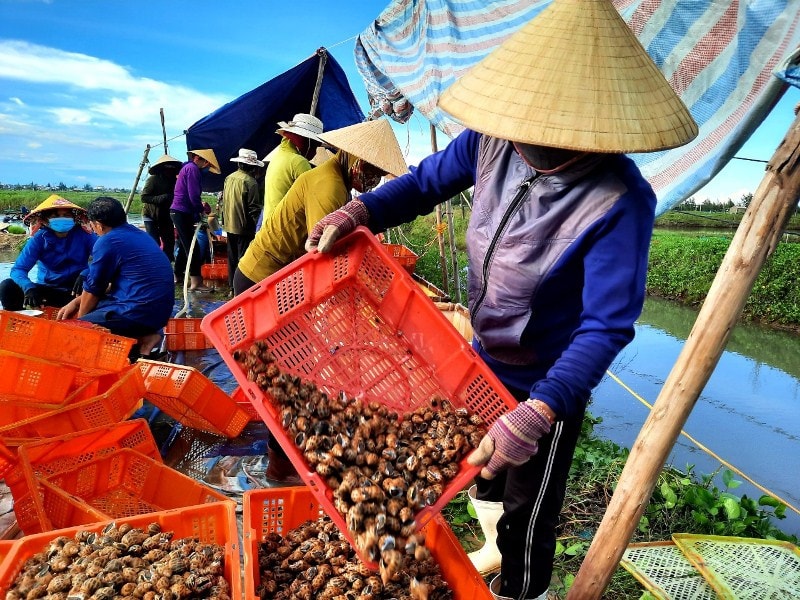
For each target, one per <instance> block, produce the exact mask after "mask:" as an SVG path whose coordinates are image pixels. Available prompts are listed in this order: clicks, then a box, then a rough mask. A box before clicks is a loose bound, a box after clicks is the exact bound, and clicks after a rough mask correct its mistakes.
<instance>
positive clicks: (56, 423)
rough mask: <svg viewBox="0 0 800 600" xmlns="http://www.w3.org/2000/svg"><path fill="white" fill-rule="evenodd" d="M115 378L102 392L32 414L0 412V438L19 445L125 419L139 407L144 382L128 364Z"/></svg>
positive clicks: (10, 410) (9, 444)
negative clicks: (39, 413) (25, 415)
mask: <svg viewBox="0 0 800 600" xmlns="http://www.w3.org/2000/svg"><path fill="white" fill-rule="evenodd" d="M116 379H117V381H116V383H114V385H112V386H111V388H109V389H108V391H106V392H104V393H102V394H99V395H97V396H92V397H90V398H87V399H86V400H80V401H77V402H74V403H70V404H67V405H66V406H64V407H63V408H58V409H54V410H51V411H49V412H46V413H43V414H41V415H37V416H35V417H28V418H22V419H20V418H18V414H17V413H16V412H15V410H13V409H9V410H5V409H4V410H3V411H0V438H2V439H3V441H4V442H5V443H6V444H7V445H8V446H19V445H20V444H24V443H25V442H28V441H31V440H32V439H38V438H46V437H55V436H59V435H64V434H65V433H70V432H75V431H82V430H84V429H91V428H93V427H100V426H101V425H112V424H114V423H119V422H120V421H124V420H125V419H127V418H128V417H130V416H131V415H132V414H133V413H134V412H136V409H137V408H139V406H141V399H142V396H143V394H144V385H143V382H142V376H141V373H139V371H138V368H137V366H136V365H131V366H130V367H128V369H127V370H126V371H124V372H123V373H121V374H120V375H118V376H117V377H116Z"/></svg>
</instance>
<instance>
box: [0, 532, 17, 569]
mask: <svg viewBox="0 0 800 600" xmlns="http://www.w3.org/2000/svg"><path fill="white" fill-rule="evenodd" d="M13 547H14V540H0V573H2V572H3V571H5V570H6V569H8V568H10V565H7V564H6V559H7V558H8V555H9V553H10V552H11V549H12V548H13Z"/></svg>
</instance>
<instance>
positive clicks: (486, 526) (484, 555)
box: [467, 485, 503, 575]
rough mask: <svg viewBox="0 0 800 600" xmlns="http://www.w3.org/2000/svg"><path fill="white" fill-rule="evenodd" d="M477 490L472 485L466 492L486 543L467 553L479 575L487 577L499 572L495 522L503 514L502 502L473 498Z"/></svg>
mask: <svg viewBox="0 0 800 600" xmlns="http://www.w3.org/2000/svg"><path fill="white" fill-rule="evenodd" d="M476 492H477V488H476V487H475V486H474V485H473V486H472V487H471V488H469V491H468V492H467V493H468V494H469V501H470V502H472V506H473V508H474V509H475V514H476V515H477V516H478V523H480V525H481V529H483V535H484V537H485V538H486V543H485V544H484V545H483V546H482V547H481V548H480V550H476V551H475V552H470V553H469V559H470V560H471V561H472V564H473V565H474V566H475V569H476V570H477V571H478V573H480V574H481V575H489V574H491V573H495V572H497V571H499V570H500V551H499V550H498V549H497V521H499V520H500V517H501V516H502V514H503V503H502V502H488V501H486V500H478V499H477V498H476V497H475V494H476Z"/></svg>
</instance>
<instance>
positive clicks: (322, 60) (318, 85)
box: [309, 48, 328, 115]
mask: <svg viewBox="0 0 800 600" xmlns="http://www.w3.org/2000/svg"><path fill="white" fill-rule="evenodd" d="M317 56H319V64H318V65H317V81H316V82H315V83H314V93H313V94H312V96H311V108H310V110H309V114H310V115H316V113H317V104H319V93H320V90H321V89H322V79H323V77H324V76H325V64H326V63H327V62H328V51H327V50H326V49H325V48H318V49H317Z"/></svg>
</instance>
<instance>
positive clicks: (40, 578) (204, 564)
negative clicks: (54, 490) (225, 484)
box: [6, 523, 231, 600]
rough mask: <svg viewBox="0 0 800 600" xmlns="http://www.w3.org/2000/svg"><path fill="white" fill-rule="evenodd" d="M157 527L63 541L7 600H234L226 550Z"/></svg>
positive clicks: (26, 572)
mask: <svg viewBox="0 0 800 600" xmlns="http://www.w3.org/2000/svg"><path fill="white" fill-rule="evenodd" d="M173 535H174V534H173V533H172V532H166V531H162V530H161V526H160V525H159V524H158V523H150V524H149V525H148V526H147V527H144V528H139V527H131V526H130V525H129V524H126V523H123V524H121V525H120V526H119V527H117V526H116V525H115V524H114V523H110V524H109V525H107V526H106V527H105V528H104V529H103V530H102V531H101V532H100V533H94V532H90V531H87V530H80V531H78V532H77V533H76V534H75V536H74V537H68V536H60V537H57V538H55V539H53V540H51V541H50V542H49V544H48V545H47V547H46V548H45V549H43V550H42V551H41V552H38V553H37V554H35V555H33V556H32V557H31V558H30V559H28V560H27V561H26V562H25V564H24V565H23V566H22V570H21V571H20V573H19V574H18V575H17V577H16V579H15V580H14V583H13V584H12V585H11V586H10V587H9V589H8V591H7V592H6V600H33V599H35V598H42V599H46V600H111V599H114V598H118V599H122V600H156V599H157V598H158V599H162V600H179V599H194V598H208V599H213V600H230V597H231V596H230V592H231V589H230V585H229V584H228V582H227V581H226V579H225V577H224V575H223V570H224V556H225V550H224V548H223V547H221V546H218V545H216V544H206V543H201V542H199V541H198V540H197V539H195V538H181V539H172V538H173Z"/></svg>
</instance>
